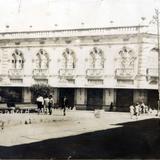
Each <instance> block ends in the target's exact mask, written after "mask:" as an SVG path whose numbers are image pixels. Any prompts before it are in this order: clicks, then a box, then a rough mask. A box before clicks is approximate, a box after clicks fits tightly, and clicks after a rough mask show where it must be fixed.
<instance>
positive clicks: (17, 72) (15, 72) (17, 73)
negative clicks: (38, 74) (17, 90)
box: [8, 69, 24, 79]
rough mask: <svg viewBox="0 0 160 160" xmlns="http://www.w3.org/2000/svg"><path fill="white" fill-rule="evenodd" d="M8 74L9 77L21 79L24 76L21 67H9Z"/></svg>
mask: <svg viewBox="0 0 160 160" xmlns="http://www.w3.org/2000/svg"><path fill="white" fill-rule="evenodd" d="M8 76H9V77H10V78H11V79H22V78H23V76H24V73H23V69H10V70H9V71H8Z"/></svg>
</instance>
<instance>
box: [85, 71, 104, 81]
mask: <svg viewBox="0 0 160 160" xmlns="http://www.w3.org/2000/svg"><path fill="white" fill-rule="evenodd" d="M103 75H104V73H103V69H87V71H86V76H87V78H88V79H103Z"/></svg>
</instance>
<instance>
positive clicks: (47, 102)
mask: <svg viewBox="0 0 160 160" xmlns="http://www.w3.org/2000/svg"><path fill="white" fill-rule="evenodd" d="M48 105H49V98H48V96H45V98H44V113H45V114H47V110H48Z"/></svg>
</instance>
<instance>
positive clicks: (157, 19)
mask: <svg viewBox="0 0 160 160" xmlns="http://www.w3.org/2000/svg"><path fill="white" fill-rule="evenodd" d="M159 15H160V12H159V10H158V9H155V15H154V16H153V21H152V22H153V23H155V24H156V27H157V51H158V109H157V116H158V115H159V109H160V50H159Z"/></svg>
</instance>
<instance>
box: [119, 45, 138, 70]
mask: <svg viewBox="0 0 160 160" xmlns="http://www.w3.org/2000/svg"><path fill="white" fill-rule="evenodd" d="M119 56H120V59H119V60H120V63H119V65H120V66H119V68H121V69H133V70H134V63H135V59H136V57H135V55H134V52H133V51H132V50H131V49H129V48H127V47H123V48H122V50H121V51H120V52H119Z"/></svg>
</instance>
